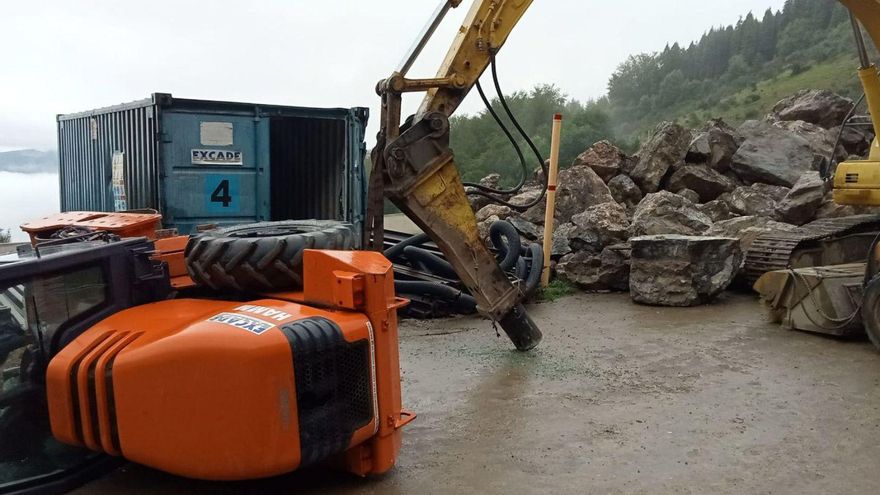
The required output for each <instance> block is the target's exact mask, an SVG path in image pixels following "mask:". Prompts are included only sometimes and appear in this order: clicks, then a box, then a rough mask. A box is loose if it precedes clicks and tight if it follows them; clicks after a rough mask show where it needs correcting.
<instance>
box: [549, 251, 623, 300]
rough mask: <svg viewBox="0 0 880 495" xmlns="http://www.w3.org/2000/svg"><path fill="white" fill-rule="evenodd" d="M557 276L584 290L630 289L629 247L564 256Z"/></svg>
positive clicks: (559, 264) (558, 267)
mask: <svg viewBox="0 0 880 495" xmlns="http://www.w3.org/2000/svg"><path fill="white" fill-rule="evenodd" d="M556 273H557V274H558V275H559V277H561V278H562V279H564V280H568V281H569V282H572V283H574V284H576V285H578V286H579V287H580V288H582V289H584V290H590V291H599V290H616V291H625V290H627V289H629V247H628V246H626V245H622V246H621V245H618V246H609V247H606V248H605V249H603V250H602V252H601V253H599V254H594V253H590V252H587V251H580V252H576V253H573V254H569V255H567V256H563V257H562V259H561V260H559V263H558V264H557V265H556Z"/></svg>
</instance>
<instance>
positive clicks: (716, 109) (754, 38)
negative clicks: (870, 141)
mask: <svg viewBox="0 0 880 495" xmlns="http://www.w3.org/2000/svg"><path fill="white" fill-rule="evenodd" d="M866 38H867V35H866ZM869 45H871V44H870V42H869ZM869 49H870V51H871V56H872V58H873V59H875V60H876V57H877V52H876V50H875V49H874V48H873V45H871V46H869ZM857 66H858V61H857V59H856V49H855V43H854V41H853V34H852V29H851V26H850V22H849V16H848V12H847V10H846V9H845V8H844V7H843V6H842V5H841V4H840V2H838V1H836V0H788V1H786V2H785V7H784V8H783V9H782V10H781V11H776V12H774V11H772V10H770V9H768V10H767V11H765V12H764V13H763V15H762V16H756V15H754V14H753V13H752V12H749V13H747V14H746V15H745V17H743V18H741V19H740V20H739V22H737V23H736V24H735V25H733V26H723V27H715V28H711V29H709V31H707V32H706V33H705V34H704V35H703V37H702V38H701V39H700V40H699V41H696V42H694V43H690V44H689V45H688V46H687V47H682V46H680V45H679V44H678V43H674V44H672V45H671V46H670V45H667V46H666V48H664V49H663V50H662V51H659V52H655V53H642V54H638V55H633V56H631V57H629V59H627V60H626V61H625V62H624V63H622V64H620V66H619V67H618V68H617V70H616V71H615V72H614V74H613V75H612V76H611V79H610V81H609V82H608V96H607V100H608V101H607V103H608V108H609V110H610V116H611V118H612V121H613V122H614V124H615V125H614V127H615V130H616V131H617V133H618V134H620V135H623V136H632V135H634V134H635V135H644V134H645V133H646V132H649V131H650V129H652V128H653V127H654V125H655V124H656V123H657V122H659V121H662V120H679V121H680V122H681V123H682V124H687V125H690V126H692V127H696V126H699V125H700V124H702V123H703V122H705V121H706V120H707V119H709V118H713V117H723V118H724V119H725V120H726V121H728V122H729V123H732V124H737V123H739V122H741V121H743V120H745V119H751V118H757V117H760V116H761V112H762V111H765V110H766V109H767V108H770V107H771V106H772V105H773V103H775V102H776V101H778V100H779V99H781V98H783V97H785V96H788V95H790V94H792V93H794V92H795V91H797V90H799V89H808V88H812V89H830V90H832V91H835V92H837V93H840V94H843V95H844V96H848V97H850V98H853V99H855V98H858V96H859V95H860V94H861V87H860V84H859V81H858V78H857V77H856V68H857Z"/></svg>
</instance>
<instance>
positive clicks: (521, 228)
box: [507, 217, 544, 241]
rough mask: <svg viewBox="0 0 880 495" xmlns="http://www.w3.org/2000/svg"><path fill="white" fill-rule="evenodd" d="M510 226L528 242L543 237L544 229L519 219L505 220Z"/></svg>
mask: <svg viewBox="0 0 880 495" xmlns="http://www.w3.org/2000/svg"><path fill="white" fill-rule="evenodd" d="M507 221H508V222H510V224H511V225H513V227H514V228H515V229H516V230H517V232H519V233H520V235H522V236H523V237H525V238H526V239H528V240H530V241H536V240H539V239H541V238H542V237H544V227H542V226H540V225H537V224H534V223H532V222H529V221H528V220H525V219H524V218H521V217H510V218H508V219H507Z"/></svg>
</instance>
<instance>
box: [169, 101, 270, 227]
mask: <svg viewBox="0 0 880 495" xmlns="http://www.w3.org/2000/svg"><path fill="white" fill-rule="evenodd" d="M162 139H163V143H162V149H163V161H164V171H165V175H164V177H163V183H164V188H163V190H164V197H163V214H164V216H165V218H164V223H165V225H166V226H167V227H176V228H177V229H178V230H179V231H180V233H181V234H188V233H192V232H194V231H195V226H196V225H204V224H216V225H235V224H243V223H251V222H259V221H264V220H266V219H267V216H268V215H267V213H268V194H267V188H268V174H267V173H265V171H264V166H265V163H266V160H267V158H266V157H267V156H268V121H267V120H261V119H259V118H255V117H253V116H231V115H211V114H199V113H182V112H174V111H167V112H166V113H165V114H164V115H163V118H162Z"/></svg>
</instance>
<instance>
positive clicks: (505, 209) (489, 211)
mask: <svg viewBox="0 0 880 495" xmlns="http://www.w3.org/2000/svg"><path fill="white" fill-rule="evenodd" d="M513 213H514V212H513V209H512V208H511V207H509V206H504V205H496V204H492V205H486V206H484V207H482V208H480V209H479V211H477V213H476V214H475V216H476V217H477V222H482V221H484V220H486V219H487V218H489V217H491V216H493V215H494V216H496V217H498V218H499V219H501V220H504V219H505V218H507V217H509V216H511V215H513Z"/></svg>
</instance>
